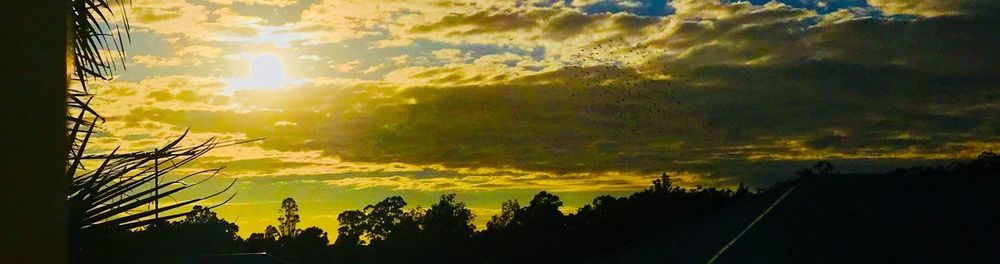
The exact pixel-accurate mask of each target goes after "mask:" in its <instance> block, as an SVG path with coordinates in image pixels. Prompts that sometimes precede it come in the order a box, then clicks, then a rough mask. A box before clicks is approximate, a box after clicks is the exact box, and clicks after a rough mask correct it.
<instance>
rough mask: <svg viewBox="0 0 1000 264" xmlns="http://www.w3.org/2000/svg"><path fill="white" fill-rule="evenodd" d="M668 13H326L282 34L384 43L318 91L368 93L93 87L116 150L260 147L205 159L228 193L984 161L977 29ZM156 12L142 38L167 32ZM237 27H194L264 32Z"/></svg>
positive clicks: (773, 8)
mask: <svg viewBox="0 0 1000 264" xmlns="http://www.w3.org/2000/svg"><path fill="white" fill-rule="evenodd" d="M511 2H513V1H511ZM172 5H173V6H175V7H176V9H177V10H181V9H183V8H189V9H191V10H195V8H192V7H190V6H185V5H180V4H172ZM625 5H629V4H625ZM670 5H671V7H672V8H673V9H674V10H675V12H676V14H674V15H669V16H663V17H655V16H639V15H635V14H632V13H628V12H618V13H614V12H607V13H605V12H601V13H589V12H584V10H583V7H581V6H578V5H575V4H574V5H565V4H555V3H549V4H547V5H545V4H538V5H536V4H531V5H514V4H507V2H503V3H478V4H477V3H476V2H471V1H470V2H454V1H435V2H430V1H383V0H375V1H324V2H320V3H316V4H314V5H311V6H310V7H309V8H308V9H307V10H306V11H305V12H304V13H303V16H302V21H296V22H291V23H290V26H288V27H287V28H289V29H293V30H294V31H296V32H298V31H302V32H298V33H303V32H309V35H308V37H307V38H305V39H304V40H306V42H309V44H310V45H312V44H315V45H319V46H317V47H314V48H315V49H317V50H319V49H326V48H330V47H336V48H340V47H347V46H353V47H354V48H356V49H358V50H368V49H367V47H361V48H358V47H357V45H355V44H359V43H372V44H378V43H383V42H385V43H389V42H395V44H392V45H389V44H386V45H381V44H379V45H381V46H380V47H381V48H385V50H377V51H373V52H376V53H377V54H379V55H378V56H384V59H383V58H379V57H375V58H371V57H364V56H357V57H350V56H343V57H344V58H341V59H339V60H338V61H339V62H344V63H340V64H331V65H329V66H330V68H331V69H330V70H328V72H325V73H323V74H326V75H330V76H338V75H336V74H339V73H338V72H344V73H346V72H350V73H351V74H356V73H361V74H376V73H382V72H384V73H385V74H384V76H382V78H381V79H378V80H356V79H337V78H333V77H330V76H317V77H315V78H312V79H310V81H309V82H308V83H301V85H297V86H294V87H284V88H281V89H276V90H256V89H246V90H239V91H229V92H230V93H227V92H226V90H225V84H224V82H222V81H220V80H218V79H214V78H207V77H194V76H159V77H148V78H146V79H145V80H141V81H136V82H122V83H119V84H116V85H112V86H111V87H108V88H107V90H104V91H103V95H102V96H106V97H107V98H108V99H107V101H105V102H102V103H103V104H106V105H119V104H121V105H122V106H119V107H117V108H115V110H112V111H110V113H111V116H112V117H114V120H115V121H114V123H113V125H114V126H116V127H121V128H123V129H127V131H130V132H129V135H133V136H136V137H138V135H140V134H143V133H146V132H142V131H147V130H148V131H149V133H146V134H156V135H160V134H163V135H166V134H165V132H163V131H176V129H177V128H181V127H187V126H191V127H194V128H197V129H198V130H200V131H201V132H199V133H204V134H205V135H208V134H211V135H226V136H231V137H237V136H240V137H247V138H257V137H263V138H267V140H266V141H264V142H262V143H260V144H259V145H255V146H253V148H254V149H251V150H244V151H242V152H231V153H229V152H227V153H226V154H225V155H230V156H231V157H232V158H236V159H237V160H245V161H242V162H238V163H237V164H236V167H235V168H236V169H237V171H239V174H240V175H242V176H246V177H251V176H257V177H263V176H268V175H284V176H294V175H298V176H303V177H304V176H316V177H319V176H324V177H329V178H323V179H322V181H323V183H325V184H328V185H331V186H337V187H340V188H351V189H366V188H389V189H394V190H419V191H444V190H483V189H505V188H508V189H515V188H519V187H518V186H521V187H525V186H527V187H526V188H543V189H549V188H552V189H559V188H562V189H559V190H567V191H569V190H577V191H596V190H598V189H612V190H625V189H630V188H632V189H634V188H640V186H644V185H646V184H648V177H651V176H656V175H658V173H659V172H662V171H672V172H677V173H678V174H681V175H687V176H685V177H687V178H686V179H687V182H688V183H689V184H705V185H731V184H734V183H736V182H738V181H741V180H746V181H748V182H753V183H754V184H758V185H757V186H759V185H764V184H767V183H769V182H773V181H774V180H777V179H779V178H780V176H781V175H782V174H784V175H787V173H788V172H790V171H794V170H796V169H799V168H801V167H803V166H807V165H809V163H812V162H814V161H815V160H821V159H829V160H833V161H835V163H836V164H838V166H839V167H840V164H843V167H845V168H864V167H866V166H869V165H871V164H872V163H874V162H875V161H876V160H892V161H898V164H917V163H919V162H926V161H937V160H945V159H949V158H954V157H956V156H969V155H974V154H975V153H978V152H979V151H982V150H987V149H996V148H997V144H998V143H997V142H998V140H997V138H996V136H995V135H996V134H997V133H998V132H1000V125H998V124H1000V123H998V120H997V119H996V117H994V114H992V113H994V112H996V111H998V110H1000V108H998V107H1000V104H998V103H997V101H998V98H997V94H996V92H994V91H996V90H997V89H998V88H1000V87H998V83H1000V79H998V78H997V76H1000V73H998V72H997V69H1000V65H998V64H997V61H1000V53H998V52H997V51H996V49H995V48H993V47H995V46H1000V40H998V38H997V37H995V36H1000V28H998V27H997V26H993V25H1000V23H996V19H995V18H992V17H989V16H977V15H934V16H931V15H926V17H922V18H913V17H909V18H907V17H889V18H887V17H881V16H879V15H878V14H877V11H874V10H871V9H870V8H864V7H852V8H847V9H841V10H839V11H831V12H828V13H825V14H819V13H817V12H816V11H814V10H809V9H805V8H796V7H792V6H789V5H784V4H780V3H777V2H771V3H768V4H764V5H754V4H751V3H749V2H736V3H724V2H719V1H672V2H670ZM885 6H886V5H882V6H879V7H880V8H885ZM172 8H173V7H170V8H165V10H166V11H163V12H164V13H163V14H160V16H159V17H158V19H161V20H172V19H176V18H174V17H172V16H181V15H183V14H175V13H172V12H173V11H170V10H173V9H172ZM914 8H915V7H914ZM911 9H912V8H911ZM448 10H453V11H451V12H447V11H448ZM168 11H169V12H168ZM348 11H350V12H348ZM206 12H208V11H206ZM884 12H886V13H890V12H888V11H884ZM900 12H902V11H900ZM908 12H917V11H908ZM963 12H964V11H963ZM208 13H211V12H208ZM215 13H216V14H219V15H222V14H223V12H215ZM151 14H153V16H152V17H157V16H156V14H155V12H154V13H151ZM928 14H929V13H928ZM150 19H151V20H157V19H154V18H150ZM240 19H241V18H238V17H235V16H234V17H232V18H226V19H222V18H211V19H210V20H211V21H216V22H215V23H219V24H229V23H235V22H236V21H244V22H246V23H245V24H251V25H253V24H255V23H256V24H259V23H263V22H259V20H254V19H252V18H246V19H249V20H240ZM149 23H152V22H149ZM151 25H152V24H151ZM152 28H155V27H150V30H153V29H152ZM159 33H163V34H168V35H184V36H188V35H190V36H196V35H197V34H196V33H189V32H176V33H167V32H159ZM351 41H354V42H351ZM182 42H183V41H182ZM340 42H344V43H343V45H341V44H339V43H340ZM179 43H181V42H179ZM332 43H338V44H337V45H335V46H334V45H329V44H332ZM181 44H184V43H181ZM178 45H180V44H178ZM295 45H297V44H295ZM362 45H363V44H362ZM206 46H210V45H208V44H206ZM402 46H405V47H402ZM297 47H299V46H297ZM300 48H301V47H300ZM304 49H306V48H304ZM301 52H304V53H303V54H316V55H315V56H317V57H316V58H318V57H320V56H322V57H323V58H333V57H331V56H332V55H331V54H330V53H323V52H314V50H311V49H310V50H304V51H301ZM337 52H339V51H337ZM185 54H186V55H185V57H199V56H201V55H206V54H207V56H204V57H218V56H219V55H220V54H218V53H214V55H213V54H212V53H211V52H208V53H205V52H195V51H192V52H190V53H185ZM303 54H298V55H301V57H299V58H302V59H303V60H304V61H303V62H302V63H311V62H310V61H309V60H311V59H314V57H311V56H310V55H303ZM345 54H346V53H345ZM230 57H232V58H238V57H239V56H230ZM170 58H172V57H170ZM170 58H159V57H155V58H147V59H149V60H150V61H157V60H153V59H163V60H168V59H170ZM137 60H138V59H137ZM345 61H346V62H345ZM362 61H365V62H371V63H365V64H364V65H362V64H363V63H362ZM157 62H158V61H157ZM154 63H155V62H150V63H148V64H150V65H152V64H154ZM362 66H364V67H362ZM168 88H169V89H168ZM293 124H294V125H293ZM129 129H130V130H129ZM156 131H161V132H156ZM144 142H145V141H144ZM143 144H145V143H143ZM219 158H223V157H222V156H220V157H219ZM251 163H260V164H267V166H265V167H267V168H263V167H255V166H253V165H251ZM887 169H888V168H887ZM478 170H482V171H478ZM389 171H391V172H389ZM351 173H360V174H351ZM483 174H489V175H483ZM560 185H562V186H563V187H559V186H560ZM595 186H596V187H595ZM591 187H594V188H591Z"/></svg>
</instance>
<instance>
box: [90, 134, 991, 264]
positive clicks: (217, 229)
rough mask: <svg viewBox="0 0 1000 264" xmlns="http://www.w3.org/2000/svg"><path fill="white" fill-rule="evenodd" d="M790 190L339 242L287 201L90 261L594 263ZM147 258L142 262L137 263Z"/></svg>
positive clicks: (518, 216)
mask: <svg viewBox="0 0 1000 264" xmlns="http://www.w3.org/2000/svg"><path fill="white" fill-rule="evenodd" d="M997 168H1000V158H998V156H997V155H996V154H995V153H992V152H986V153H983V154H982V155H980V156H979V158H978V159H976V160H973V161H971V162H967V163H952V164H950V165H948V166H937V167H916V168H910V169H899V170H896V171H894V172H890V173H891V174H907V175H913V174H917V175H955V174H961V175H965V176H966V177H978V178H982V179H986V178H995V176H996V170H997ZM832 171H833V166H832V165H830V164H829V163H819V164H817V165H816V166H814V167H813V168H811V169H806V170H802V171H799V172H798V173H797V174H799V175H800V176H802V177H809V176H815V175H822V174H830V173H832ZM787 186H788V183H779V184H777V185H775V186H774V187H772V188H769V189H762V190H758V191H757V192H750V191H749V190H748V188H746V187H744V186H743V185H742V184H741V185H740V187H738V188H737V189H735V190H730V189H718V188H701V187H696V188H681V187H678V186H675V185H673V184H672V182H671V180H670V178H669V177H668V176H667V175H666V174H663V175H662V176H661V177H660V179H656V180H654V181H653V182H652V185H651V186H649V187H648V188H646V189H644V190H641V191H639V192H636V193H633V194H631V195H628V196H625V197H613V196H608V195H602V196H598V197H596V198H594V200H593V202H592V203H591V204H588V205H585V206H583V207H581V208H579V209H577V210H576V211H575V212H573V213H569V214H564V213H563V211H562V210H560V209H561V207H562V206H563V203H562V201H560V198H559V197H558V196H556V195H554V194H552V193H549V192H546V191H542V192H539V193H538V194H536V195H535V196H534V197H533V198H532V199H531V200H530V201H528V202H527V203H526V204H523V203H522V202H521V201H518V200H508V201H506V202H504V203H503V204H502V205H501V212H500V213H498V214H496V215H493V216H492V217H491V218H490V219H489V221H488V222H487V223H486V227H485V229H482V230H477V228H476V226H475V225H473V219H474V215H473V213H472V211H471V210H470V209H469V208H468V207H467V206H466V205H465V203H463V202H461V201H458V200H456V199H455V195H454V194H445V195H441V196H440V199H439V200H438V201H437V202H436V203H434V204H432V205H430V206H429V207H428V208H421V207H415V208H407V205H408V204H407V202H406V201H405V200H404V199H403V198H402V197H399V196H392V197H388V198H385V199H384V200H381V201H379V202H377V203H374V204H370V205H367V206H365V207H364V208H360V209H357V210H348V211H345V212H342V213H340V214H339V215H338V217H337V220H338V221H339V227H338V228H337V230H336V231H333V232H336V234H337V237H336V239H335V240H333V241H331V239H330V233H328V231H325V230H322V229H320V228H318V227H308V228H305V229H300V228H298V226H297V225H298V223H299V209H298V205H297V204H296V202H295V200H294V199H292V198H286V199H285V200H284V201H283V202H282V204H281V207H280V208H279V210H278V217H277V220H278V223H277V226H268V227H267V228H265V230H263V232H261V233H253V234H252V235H250V236H249V237H247V238H245V239H244V238H241V237H239V236H238V235H237V232H238V231H239V227H238V226H237V225H236V224H233V223H230V222H228V221H226V220H224V219H221V218H219V217H218V216H217V215H216V214H215V213H214V212H212V211H211V210H206V209H205V208H203V207H199V206H196V207H194V208H193V209H192V212H191V213H190V214H188V215H187V216H186V217H185V218H184V219H183V220H180V221H174V222H161V223H158V224H154V225H150V226H147V227H144V228H141V229H138V230H131V231H129V230H105V232H90V233H89V234H90V236H88V237H87V238H88V240H90V241H92V242H97V243H96V244H93V243H92V244H88V245H89V246H88V250H87V252H88V254H86V255H87V256H88V257H90V258H91V259H89V260H93V261H94V262H99V263H116V262H117V263H127V262H135V260H136V258H139V260H140V261H138V262H141V263H149V262H153V261H150V260H151V259H155V260H162V261H165V262H176V260H178V259H183V258H185V257H192V256H195V257H196V256H199V255H202V254H217V253H235V252H267V253H269V254H272V255H274V256H277V257H279V258H281V259H284V260H287V261H289V262H291V263H415V262H416V263H543V262H547V263H552V262H555V263H566V262H579V261H583V260H586V259H590V258H593V257H596V256H599V255H600V254H603V253H605V252H608V251H611V250H614V249H615V248H619V247H621V246H623V245H626V244H627V243H629V242H632V241H636V240H638V239H641V238H642V237H643V236H648V235H652V234H656V233H658V232H663V231H666V230H669V229H671V228H673V227H677V226H679V225H681V224H683V223H686V222H689V221H691V220H693V219H695V218H697V217H699V216H702V215H705V214H706V213H709V212H711V211H713V210H716V209H719V208H721V207H724V206H727V205H729V204H732V203H734V202H738V201H741V200H745V199H750V198H752V197H754V196H757V195H762V194H767V193H771V191H781V190H783V188H786V187H787ZM139 256H141V257H139Z"/></svg>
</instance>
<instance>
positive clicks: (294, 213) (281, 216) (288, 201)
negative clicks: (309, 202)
mask: <svg viewBox="0 0 1000 264" xmlns="http://www.w3.org/2000/svg"><path fill="white" fill-rule="evenodd" d="M278 223H280V224H279V225H278V232H279V235H280V236H281V238H285V237H294V236H295V235H296V233H297V232H298V229H295V225H296V224H298V223H299V205H298V204H296V203H295V199H292V198H291V197H289V198H285V200H284V201H281V208H279V209H278Z"/></svg>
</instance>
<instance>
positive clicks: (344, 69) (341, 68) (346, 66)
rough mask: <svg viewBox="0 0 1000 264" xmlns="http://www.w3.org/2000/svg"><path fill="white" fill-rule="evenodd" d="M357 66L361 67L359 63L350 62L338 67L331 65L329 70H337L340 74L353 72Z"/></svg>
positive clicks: (355, 61)
mask: <svg viewBox="0 0 1000 264" xmlns="http://www.w3.org/2000/svg"><path fill="white" fill-rule="evenodd" d="M358 65H361V61H357V60H352V61H348V62H345V63H341V64H338V65H333V64H331V65H330V68H334V69H337V70H338V71H340V72H349V71H352V70H354V68H357V67H358Z"/></svg>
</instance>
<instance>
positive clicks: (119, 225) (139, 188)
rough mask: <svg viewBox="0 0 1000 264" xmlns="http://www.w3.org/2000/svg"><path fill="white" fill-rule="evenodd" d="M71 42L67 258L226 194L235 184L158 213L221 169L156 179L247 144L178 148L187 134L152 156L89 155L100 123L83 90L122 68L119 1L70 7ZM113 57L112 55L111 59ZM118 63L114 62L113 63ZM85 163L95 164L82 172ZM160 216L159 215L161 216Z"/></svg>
mask: <svg viewBox="0 0 1000 264" xmlns="http://www.w3.org/2000/svg"><path fill="white" fill-rule="evenodd" d="M69 2H70V4H71V7H72V14H71V15H70V22H71V23H70V24H71V29H72V30H70V31H71V35H72V38H71V43H72V48H73V53H72V54H73V56H72V62H73V63H72V67H71V69H72V70H71V71H70V72H71V74H72V80H73V81H75V82H76V84H79V85H76V86H71V88H70V89H69V92H68V96H67V97H66V98H68V101H67V107H68V110H69V111H68V112H69V113H70V115H69V116H68V126H69V127H68V135H67V138H68V139H69V141H70V144H69V145H70V148H69V150H68V152H67V163H66V167H65V168H66V171H65V176H66V180H67V182H68V183H69V190H68V192H66V193H67V196H66V198H65V199H66V201H67V202H68V211H69V214H68V217H69V218H68V223H69V230H68V231H69V244H70V252H71V257H73V256H75V255H77V254H80V253H81V251H83V250H84V248H86V246H87V243H88V241H86V239H84V238H85V237H86V236H85V235H84V234H85V233H86V232H91V231H93V232H104V231H106V230H130V229H134V228H138V227H143V226H147V225H150V224H155V223H158V222H162V221H167V220H170V219H174V218H180V217H184V216H187V215H189V214H195V213H198V212H199V211H198V210H192V211H183V212H180V213H171V212H172V211H174V210H175V209H178V208H181V207H184V206H188V205H191V204H194V203H197V202H201V201H205V200H206V199H210V198H213V197H215V196H218V195H221V194H223V193H226V192H227V191H228V190H230V188H231V187H232V186H233V184H234V183H235V180H233V181H232V182H230V183H229V185H228V186H227V187H225V188H224V189H222V190H219V191H216V192H212V193H211V194H209V195H205V196H202V197H198V198H193V199H187V200H180V201H176V200H175V202H174V203H172V204H169V205H166V206H163V207H160V206H159V200H161V199H163V198H167V197H172V196H171V195H173V194H176V193H178V192H181V191H183V190H186V189H188V188H192V187H195V186H198V185H199V184H201V183H204V182H206V181H208V180H210V179H212V178H214V177H215V176H217V175H218V174H219V172H220V171H221V170H222V168H215V169H207V170H201V171H196V172H193V173H188V174H183V175H180V176H179V177H178V178H177V179H174V180H170V181H160V179H161V178H162V177H163V176H164V175H166V174H168V173H171V172H173V171H174V170H176V169H178V168H180V167H181V166H183V165H185V164H188V163H189V162H191V161H193V160H195V159H197V158H198V157H201V156H202V155H204V154H205V153H207V152H209V151H210V150H212V149H214V148H217V147H223V146H228V145H233V144H240V143H244V142H247V141H234V140H219V139H216V138H210V139H208V140H206V141H204V142H202V143H200V144H197V145H194V146H190V147H182V146H181V145H180V142H181V141H182V140H183V139H184V138H185V137H186V136H187V131H185V132H184V134H182V135H181V136H179V137H177V138H176V139H175V140H173V141H172V142H170V143H169V144H166V145H165V146H163V147H160V148H157V149H154V150H152V151H138V152H129V153H119V151H118V149H117V148H116V149H115V150H114V151H112V152H111V153H104V154H89V153H88V152H87V144H88V142H89V141H90V139H91V136H93V133H94V132H95V129H96V128H97V127H98V125H99V124H100V123H102V122H103V121H104V119H103V117H101V115H100V114H99V113H98V112H97V111H96V110H95V109H93V108H91V107H90V104H89V103H90V100H91V99H92V98H93V95H92V94H91V93H90V92H89V90H88V82H89V81H92V80H110V79H111V78H112V77H113V74H114V72H115V70H118V69H119V67H121V69H124V65H125V60H124V58H125V57H126V56H125V50H124V45H125V43H126V42H128V41H129V40H130V38H129V35H128V32H129V25H128V17H127V16H126V10H127V9H128V6H129V5H130V4H129V3H126V2H123V0H69ZM113 53H117V56H111V54H113ZM113 57H117V58H118V59H112V58H113ZM89 162H94V163H99V164H100V165H97V166H96V167H94V168H87V167H86V166H85V165H86V164H88V163H89ZM233 196H235V193H233V194H231V195H229V197H228V198H227V199H224V200H223V201H222V202H218V203H216V204H214V205H210V206H204V207H200V208H201V210H203V211H204V210H210V209H212V208H215V207H218V206H220V205H222V204H224V203H226V202H228V201H229V200H230V199H232V198H233ZM150 203H154V204H156V206H155V207H153V208H152V209H149V208H147V207H148V205H149V204H150ZM160 214H164V215H162V216H161V215H160Z"/></svg>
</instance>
